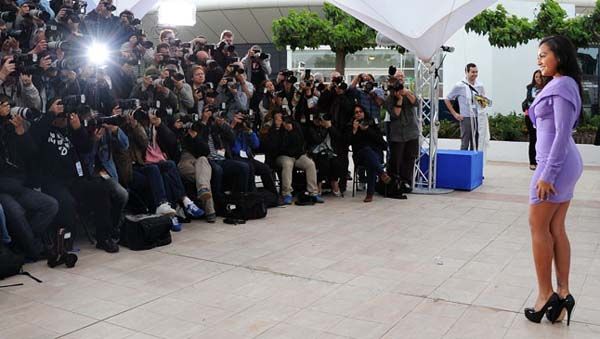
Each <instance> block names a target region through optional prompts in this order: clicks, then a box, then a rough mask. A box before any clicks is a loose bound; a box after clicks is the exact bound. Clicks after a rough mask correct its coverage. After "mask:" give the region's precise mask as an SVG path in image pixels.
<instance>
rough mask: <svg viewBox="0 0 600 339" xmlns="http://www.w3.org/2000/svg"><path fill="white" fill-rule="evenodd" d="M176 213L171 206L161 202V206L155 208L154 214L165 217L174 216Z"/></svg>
mask: <svg viewBox="0 0 600 339" xmlns="http://www.w3.org/2000/svg"><path fill="white" fill-rule="evenodd" d="M176 213H177V211H176V210H174V209H173V207H171V205H169V203H168V202H163V203H162V204H160V206H158V207H157V208H156V212H155V214H158V215H166V216H169V217H171V216H174V215H175V214H176Z"/></svg>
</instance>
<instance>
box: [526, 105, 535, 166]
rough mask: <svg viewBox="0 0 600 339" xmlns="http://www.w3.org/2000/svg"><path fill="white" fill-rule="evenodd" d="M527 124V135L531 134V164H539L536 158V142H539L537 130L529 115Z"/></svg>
mask: <svg viewBox="0 0 600 339" xmlns="http://www.w3.org/2000/svg"><path fill="white" fill-rule="evenodd" d="M525 126H527V135H528V136H529V164H530V165H537V161H536V160H535V143H536V142H537V131H536V129H535V127H533V123H532V122H531V119H529V116H527V115H526V116H525Z"/></svg>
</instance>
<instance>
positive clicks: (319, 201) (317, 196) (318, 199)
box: [311, 194, 325, 204]
mask: <svg viewBox="0 0 600 339" xmlns="http://www.w3.org/2000/svg"><path fill="white" fill-rule="evenodd" d="M311 197H312V199H313V200H314V201H315V202H316V203H317V204H322V203H324V202H325V200H323V197H321V195H320V194H315V195H312V196H311Z"/></svg>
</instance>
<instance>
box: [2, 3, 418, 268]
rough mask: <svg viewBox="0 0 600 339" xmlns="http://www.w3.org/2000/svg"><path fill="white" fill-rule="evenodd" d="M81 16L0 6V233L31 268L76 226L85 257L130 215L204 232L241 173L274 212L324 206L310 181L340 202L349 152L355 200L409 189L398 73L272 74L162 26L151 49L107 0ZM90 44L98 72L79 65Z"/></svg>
mask: <svg viewBox="0 0 600 339" xmlns="http://www.w3.org/2000/svg"><path fill="white" fill-rule="evenodd" d="M87 10H88V9H87V8H86V4H85V2H83V1H70V0H64V1H50V2H48V1H44V0H42V1H12V0H0V42H1V44H2V45H1V46H2V51H1V56H2V62H1V64H0V90H1V92H0V236H1V237H0V239H1V241H4V242H6V243H10V244H11V245H12V246H16V247H18V249H19V250H20V251H22V252H23V253H25V255H26V256H27V258H29V259H30V260H38V259H40V258H44V257H46V256H48V255H51V254H52V252H51V250H52V249H51V248H49V247H51V244H52V241H51V240H50V241H49V240H48V238H50V239H52V237H53V236H49V235H52V234H55V233H56V228H57V227H61V228H65V229H68V230H77V229H78V228H79V227H80V224H81V223H82V220H88V221H89V222H90V223H91V225H92V226H93V228H94V229H95V237H96V241H97V245H96V247H97V248H99V249H102V250H105V251H107V252H111V253H112V252H117V251H118V249H119V247H118V238H119V228H120V225H121V224H122V222H123V218H124V214H125V211H126V210H128V209H135V206H140V205H141V206H146V207H147V210H149V211H150V212H151V213H156V214H160V215H169V216H172V217H173V228H172V229H173V230H174V231H178V230H180V229H181V223H180V220H181V218H204V219H205V220H206V221H207V222H210V223H213V222H215V220H216V206H215V205H218V204H219V203H220V202H221V201H222V199H223V198H224V194H225V193H224V192H226V191H230V192H237V193H244V192H253V191H256V190H257V185H256V180H255V177H256V176H259V177H260V183H261V184H260V186H262V189H261V191H262V192H265V194H270V195H272V196H273V197H274V199H275V201H277V203H278V204H285V205H287V204H291V203H292V202H293V195H292V193H304V192H305V193H304V194H302V195H301V198H302V199H310V200H311V201H312V202H315V203H323V202H324V200H323V197H322V193H323V192H324V190H325V188H327V189H328V190H329V189H330V190H331V193H332V196H333V197H341V196H343V193H344V192H345V191H346V183H347V182H348V179H349V178H348V177H349V172H348V168H349V157H348V154H349V151H350V149H351V150H352V157H353V160H354V163H355V164H356V165H357V166H358V167H360V168H361V171H364V175H363V176H364V180H365V182H366V197H365V199H364V201H365V202H370V201H371V200H372V199H373V193H374V187H375V183H376V182H377V180H378V178H379V180H380V181H381V182H384V183H388V182H389V181H390V180H391V179H392V178H395V179H396V180H397V181H398V182H399V183H401V184H402V185H404V186H405V187H409V186H410V184H409V183H410V182H411V180H412V175H413V174H412V171H413V163H414V158H415V157H416V156H417V147H418V146H417V141H418V136H419V130H418V124H417V118H416V114H415V105H416V98H415V96H414V95H413V94H412V93H411V92H410V91H408V90H407V89H405V88H404V86H403V82H404V78H403V76H404V75H403V73H402V72H401V71H396V70H395V69H391V70H390V76H389V79H388V80H387V81H386V83H387V85H386V88H381V87H380V86H377V85H376V84H375V81H374V79H373V77H372V76H371V75H368V74H361V75H359V76H357V77H355V78H354V80H353V81H352V83H350V84H348V83H346V82H344V80H343V77H342V76H341V75H340V74H339V73H337V72H333V73H332V74H331V76H330V79H328V80H330V81H327V82H325V79H324V77H323V75H321V74H311V72H310V70H306V71H305V72H304V73H302V74H296V73H295V72H293V71H288V70H281V71H279V72H278V73H276V74H273V72H272V69H271V65H270V56H269V55H268V54H266V53H264V52H263V51H262V50H261V48H260V46H256V45H255V46H252V47H251V48H250V49H249V50H248V51H240V50H237V49H236V48H235V44H234V35H233V34H232V33H231V32H230V31H224V32H223V33H222V34H221V40H220V41H219V42H217V43H216V44H209V43H208V41H207V40H206V38H204V37H203V36H198V37H197V38H195V39H193V40H192V41H190V42H182V41H180V40H178V39H177V37H176V35H175V32H174V31H172V30H168V29H167V30H163V31H162V32H161V33H160V37H159V38H160V39H159V40H160V42H159V43H158V44H156V45H154V44H153V43H151V42H149V41H148V40H147V37H146V36H145V34H144V33H143V31H142V30H141V29H140V22H139V20H138V19H135V18H134V17H133V14H132V13H131V12H129V11H124V12H122V13H120V14H119V16H115V15H114V14H113V12H114V11H115V7H114V6H113V5H112V1H109V0H102V1H100V3H99V4H98V6H97V7H96V8H94V9H92V10H91V11H89V12H88V11H87ZM99 42H103V43H108V46H109V48H108V49H109V50H110V51H111V54H110V58H109V60H108V62H107V63H106V64H105V65H103V64H102V63H95V62H93V61H95V60H94V59H95V58H97V57H99V54H101V53H102V51H101V50H96V48H97V46H98V43H99ZM88 51H89V53H88ZM270 79H273V80H270ZM382 109H385V111H386V113H385V119H383V120H384V122H383V123H382V124H381V127H382V128H380V122H379V120H380V119H381V115H380V114H381V112H382ZM384 134H386V135H387V142H386V141H385V139H384V137H383V135H384ZM386 150H388V155H389V156H388V157H389V159H384V151H386ZM258 154H264V161H259V160H258V159H257V157H256V155H258ZM260 158H261V159H262V157H260ZM386 160H389V161H387V163H388V167H387V171H386V169H385V167H384V165H383V164H384V163H386ZM299 173H300V174H302V175H299ZM388 173H390V174H389V175H388ZM275 178H279V182H280V185H279V186H280V187H279V188H277V185H276V181H275ZM178 216H179V217H180V218H177V217H178ZM4 218H5V219H4Z"/></svg>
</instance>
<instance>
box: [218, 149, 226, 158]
mask: <svg viewBox="0 0 600 339" xmlns="http://www.w3.org/2000/svg"><path fill="white" fill-rule="evenodd" d="M217 154H218V155H220V156H222V157H224V156H225V150H224V149H220V150H217Z"/></svg>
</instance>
